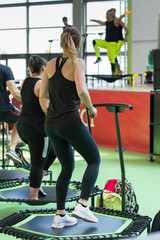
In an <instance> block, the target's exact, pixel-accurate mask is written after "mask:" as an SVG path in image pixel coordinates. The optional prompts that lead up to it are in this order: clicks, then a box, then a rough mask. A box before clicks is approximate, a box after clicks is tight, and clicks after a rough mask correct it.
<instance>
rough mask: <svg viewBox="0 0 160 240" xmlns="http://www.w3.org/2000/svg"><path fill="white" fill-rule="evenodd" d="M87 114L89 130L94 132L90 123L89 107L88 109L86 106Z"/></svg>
mask: <svg viewBox="0 0 160 240" xmlns="http://www.w3.org/2000/svg"><path fill="white" fill-rule="evenodd" d="M86 116H87V125H88V130H89V132H90V133H91V134H92V132H91V124H90V117H89V112H88V109H87V108H86Z"/></svg>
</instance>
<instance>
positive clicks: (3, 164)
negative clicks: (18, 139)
mask: <svg viewBox="0 0 160 240" xmlns="http://www.w3.org/2000/svg"><path fill="white" fill-rule="evenodd" d="M4 134H5V133H4V122H2V168H3V169H5V159H4Z"/></svg>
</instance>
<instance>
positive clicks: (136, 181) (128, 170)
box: [0, 147, 160, 240]
mask: <svg viewBox="0 0 160 240" xmlns="http://www.w3.org/2000/svg"><path fill="white" fill-rule="evenodd" d="M99 150H100V154H101V166H100V172H99V176H98V179H97V183H96V184H97V185H98V186H99V188H103V187H104V185H105V182H106V181H107V180H108V179H111V178H120V177H121V170H120V161H119V154H118V152H117V151H116V150H115V149H111V148H102V147H99ZM123 156H124V162H125V175H126V178H127V180H128V181H129V182H131V184H132V186H133V188H134V190H135V192H136V196H137V202H138V204H139V212H138V213H139V214H140V215H142V216H146V215H147V216H149V217H151V218H152V219H153V218H154V216H155V215H156V213H157V212H158V211H159V210H160V206H159V199H160V191H159V187H158V184H159V182H160V174H159V172H160V158H159V156H158V157H156V159H155V161H154V162H150V161H149V154H146V153H137V152H130V151H123ZM75 158H76V163H75V170H74V172H73V176H72V180H76V181H81V179H82V176H83V173H84V170H85V166H86V163H85V161H84V160H83V159H82V158H81V156H78V155H77V154H76V153H75ZM50 170H52V173H53V180H56V179H57V176H58V175H59V171H60V164H59V162H58V160H56V161H55V163H54V164H53V165H52V166H51V168H50ZM47 178H48V176H46V177H45V179H47ZM74 205H75V203H74V202H72V203H67V204H66V207H68V206H70V207H71V206H72V207H74ZM36 208H37V209H38V208H43V209H46V208H48V209H49V208H56V205H55V204H47V205H43V206H29V205H27V204H25V203H22V204H19V203H7V204H6V203H5V202H1V203H0V220H1V219H3V218H5V217H7V216H9V215H11V214H12V213H14V212H18V211H20V210H25V209H36ZM49 227H50V226H49ZM146 234H147V232H146V231H145V232H144V233H143V234H142V235H146ZM0 239H2V240H14V239H16V238H15V237H12V236H9V235H4V234H0Z"/></svg>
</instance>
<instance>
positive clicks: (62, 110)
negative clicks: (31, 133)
mask: <svg viewBox="0 0 160 240" xmlns="http://www.w3.org/2000/svg"><path fill="white" fill-rule="evenodd" d="M59 60H60V57H58V58H57V60H56V72H55V73H54V75H53V76H52V77H51V78H50V79H49V97H50V103H49V108H48V110H47V117H46V121H45V126H46V127H53V128H63V127H70V126H73V125H75V124H77V123H78V122H80V121H81V119H80V116H79V108H80V99H79V97H78V94H77V90H76V85H75V82H72V81H69V80H68V79H66V78H65V77H64V76H63V75H62V72H61V70H62V67H63V65H64V64H65V62H66V61H67V58H62V62H61V64H60V65H59Z"/></svg>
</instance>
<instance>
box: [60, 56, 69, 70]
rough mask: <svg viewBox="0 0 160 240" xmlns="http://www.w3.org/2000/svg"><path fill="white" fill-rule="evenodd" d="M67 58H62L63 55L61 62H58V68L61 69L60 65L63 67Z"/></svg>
mask: <svg viewBox="0 0 160 240" xmlns="http://www.w3.org/2000/svg"><path fill="white" fill-rule="evenodd" d="M67 59H68V58H63V57H62V62H61V64H60V66H59V69H60V70H61V69H62V67H63V65H64V64H65V62H66V61H67Z"/></svg>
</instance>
